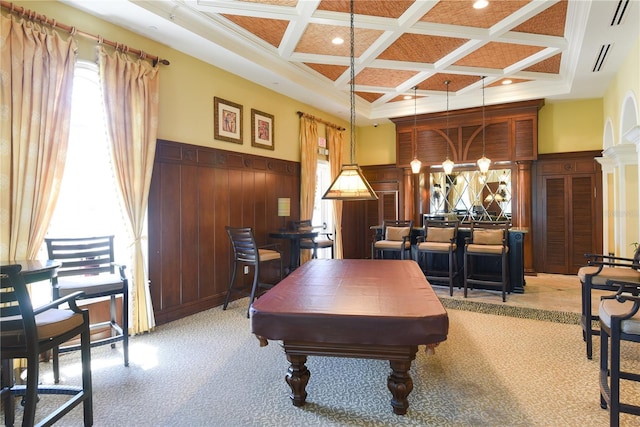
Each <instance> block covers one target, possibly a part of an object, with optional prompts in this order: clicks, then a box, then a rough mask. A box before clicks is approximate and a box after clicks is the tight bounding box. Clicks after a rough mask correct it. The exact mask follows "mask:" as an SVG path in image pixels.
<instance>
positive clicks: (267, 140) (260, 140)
mask: <svg viewBox="0 0 640 427" xmlns="http://www.w3.org/2000/svg"><path fill="white" fill-rule="evenodd" d="M273 126H274V119H273V116H272V115H271V114H267V113H263V112H262V111H258V110H254V109H253V108H252V109H251V145H252V146H253V147H259V148H264V149H267V150H273V149H274V139H273V138H274V128H273Z"/></svg>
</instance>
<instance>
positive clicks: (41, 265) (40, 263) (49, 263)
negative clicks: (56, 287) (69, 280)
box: [2, 259, 62, 283]
mask: <svg viewBox="0 0 640 427" xmlns="http://www.w3.org/2000/svg"><path fill="white" fill-rule="evenodd" d="M14 264H18V265H21V266H22V270H20V273H22V275H23V277H24V281H25V283H35V282H40V281H43V280H50V279H52V278H54V277H56V275H57V274H58V268H60V266H61V265H62V263H61V262H60V261H54V260H50V259H48V260H39V259H26V260H25V259H19V260H12V261H2V266H5V265H14Z"/></svg>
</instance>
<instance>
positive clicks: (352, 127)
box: [349, 0, 356, 164]
mask: <svg viewBox="0 0 640 427" xmlns="http://www.w3.org/2000/svg"><path fill="white" fill-rule="evenodd" d="M353 15H354V10H353V0H351V22H350V24H351V26H350V34H349V35H350V38H351V42H350V48H351V59H350V67H351V82H350V83H349V93H350V99H349V102H350V104H351V119H350V120H351V123H350V127H349V130H350V132H351V153H350V154H351V164H353V163H354V160H353V159H354V158H355V154H356V153H355V152H356V133H355V122H356V108H355V105H356V94H355V79H356V72H355V65H354V64H355V61H354V56H355V48H354V46H355V42H354V39H355V31H354V28H353V26H354V23H353Z"/></svg>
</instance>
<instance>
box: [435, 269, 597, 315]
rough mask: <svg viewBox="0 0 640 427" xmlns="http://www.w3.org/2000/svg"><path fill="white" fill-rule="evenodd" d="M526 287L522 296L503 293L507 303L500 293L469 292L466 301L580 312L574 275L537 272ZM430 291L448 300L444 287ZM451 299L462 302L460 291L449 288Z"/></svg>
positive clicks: (528, 278)
mask: <svg viewBox="0 0 640 427" xmlns="http://www.w3.org/2000/svg"><path fill="white" fill-rule="evenodd" d="M525 282H526V285H525V287H524V293H522V294H513V293H512V294H507V301H506V302H505V303H503V302H502V295H501V293H500V291H493V290H484V289H469V290H468V292H467V299H468V300H469V301H477V302H487V303H494V304H508V305H513V306H517V307H528V308H539V309H545V310H554V311H567V312H573V313H580V312H581V308H580V288H581V286H580V280H579V279H578V276H576V275H562V274H547V273H538V275H536V276H525ZM433 289H434V290H435V291H436V294H437V295H438V296H441V297H449V288H448V286H442V285H434V286H433ZM599 295H600V293H598V292H597V291H594V295H593V302H594V308H595V309H596V310H597V304H598V302H599V300H600V297H599ZM453 298H460V299H464V293H463V290H462V289H458V288H454V289H453Z"/></svg>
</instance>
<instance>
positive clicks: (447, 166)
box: [442, 80, 455, 175]
mask: <svg viewBox="0 0 640 427" xmlns="http://www.w3.org/2000/svg"><path fill="white" fill-rule="evenodd" d="M449 83H451V80H445V82H444V84H445V85H447V141H446V145H447V159H446V160H445V161H444V162H442V169H443V170H444V173H445V174H446V175H451V172H453V167H454V166H455V165H454V163H453V162H452V161H451V160H449Z"/></svg>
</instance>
